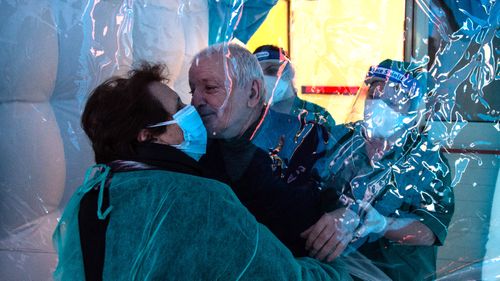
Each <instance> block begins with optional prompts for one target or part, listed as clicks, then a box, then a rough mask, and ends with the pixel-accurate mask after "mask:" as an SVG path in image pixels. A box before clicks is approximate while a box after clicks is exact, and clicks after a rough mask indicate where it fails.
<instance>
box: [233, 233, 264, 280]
mask: <svg viewBox="0 0 500 281" xmlns="http://www.w3.org/2000/svg"><path fill="white" fill-rule="evenodd" d="M256 225H257V235H255V236H256V238H255V250H254V251H253V254H252V257H251V258H250V260H249V261H248V263H247V265H246V266H245V268H243V271H241V273H240V275H239V276H238V278H236V281H238V280H240V279H241V277H242V276H243V274H245V272H246V271H247V269H248V267H250V264H251V263H252V262H253V259H254V258H255V256H256V255H257V248H258V247H259V234H260V231H259V224H258V223H257V224H256Z"/></svg>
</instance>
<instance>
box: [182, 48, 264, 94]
mask: <svg viewBox="0 0 500 281" xmlns="http://www.w3.org/2000/svg"><path fill="white" fill-rule="evenodd" d="M214 54H216V55H220V56H222V58H223V59H224V60H225V59H229V63H228V65H230V66H232V67H231V69H230V71H229V73H231V77H232V78H234V79H235V80H236V85H237V86H238V87H240V88H244V87H248V86H249V85H251V83H252V82H253V81H254V80H258V81H260V82H261V85H264V74H263V72H262V68H261V67H260V64H259V61H258V60H257V58H256V57H255V56H254V55H253V54H252V53H250V51H248V50H247V49H246V48H244V47H242V46H240V45H238V44H235V43H220V44H215V45H212V46H209V47H207V48H205V49H203V50H202V51H200V52H199V53H198V54H197V55H196V56H195V57H194V58H193V61H192V62H191V64H195V63H197V61H198V60H199V59H200V58H204V57H211V56H213V55H214ZM261 90H262V93H261V97H262V100H264V96H265V87H262V89H261Z"/></svg>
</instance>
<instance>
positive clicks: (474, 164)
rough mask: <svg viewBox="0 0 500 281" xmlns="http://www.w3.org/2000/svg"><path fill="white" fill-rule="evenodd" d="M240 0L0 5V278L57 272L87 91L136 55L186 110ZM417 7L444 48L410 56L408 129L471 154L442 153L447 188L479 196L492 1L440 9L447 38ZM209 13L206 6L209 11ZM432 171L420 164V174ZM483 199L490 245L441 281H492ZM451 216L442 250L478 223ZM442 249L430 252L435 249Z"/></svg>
mask: <svg viewBox="0 0 500 281" xmlns="http://www.w3.org/2000/svg"><path fill="white" fill-rule="evenodd" d="M243 2H244V1H234V2H231V3H232V5H228V3H230V2H228V1H207V2H204V1H160V0H157V1H146V0H144V1H133V0H128V1H97V0H96V1H83V2H82V1H65V2H60V1H36V2H35V1H31V2H29V3H27V2H22V1H2V2H0V6H1V9H0V10H1V12H0V13H1V14H2V17H1V22H2V25H1V26H2V27H1V29H0V30H1V34H0V39H1V42H2V45H3V47H2V51H0V52H1V53H0V62H1V65H2V74H3V75H2V77H5V78H6V79H3V80H2V82H0V83H2V84H1V87H0V89H1V91H2V93H1V101H0V108H1V109H0V114H1V115H0V116H1V118H0V120H2V121H0V122H2V125H1V128H2V133H1V135H2V136H3V137H4V138H3V141H2V142H1V143H2V160H4V162H5V163H7V164H4V165H2V168H1V170H0V171H1V179H0V181H1V182H0V187H1V191H0V192H1V196H0V198H1V199H0V200H1V203H0V206H1V210H0V215H1V216H2V219H1V220H0V224H1V227H0V231H1V235H2V237H1V241H0V249H1V252H0V255H1V258H0V260H1V262H0V265H1V267H2V269H1V271H2V275H3V276H4V278H6V279H7V280H19V279H28V280H29V279H34V280H45V279H50V273H51V271H52V270H53V268H54V266H55V255H54V252H53V249H52V245H51V241H50V239H51V234H52V231H53V228H54V227H55V224H56V223H57V219H58V217H59V216H60V210H61V208H63V207H64V206H65V204H66V202H67V200H68V198H69V196H70V195H71V194H72V193H73V192H74V190H75V188H76V187H77V186H78V185H79V184H80V183H81V182H82V180H83V174H84V170H85V168H86V167H88V166H89V165H90V164H91V163H92V161H93V159H92V155H93V154H92V151H91V148H90V147H89V144H88V142H87V139H86V137H85V136H84V134H83V132H82V130H81V128H80V125H79V116H80V112H81V110H82V107H83V105H84V102H85V100H86V96H87V95H88V93H89V91H90V90H91V89H93V88H94V87H95V86H96V85H98V84H99V83H100V82H102V81H103V80H105V79H106V78H108V77H110V76H111V75H116V74H122V73H124V72H126V71H127V70H129V69H130V66H131V65H132V64H133V63H135V62H137V61H140V60H141V59H147V60H153V61H158V60H161V61H165V62H166V63H167V65H168V67H169V71H170V78H171V82H170V84H172V85H171V86H173V88H174V89H175V90H176V91H177V92H178V93H179V95H180V96H181V97H182V99H183V100H184V101H185V102H188V101H189V99H190V97H189V95H187V92H188V91H189V87H188V85H187V71H188V69H189V65H190V60H191V58H192V57H193V56H194V55H195V54H196V53H197V52H198V51H199V50H201V49H202V48H203V47H205V46H206V45H208V42H209V41H210V42H220V41H224V39H222V40H221V39H213V41H212V39H209V35H210V37H211V36H212V34H214V33H213V32H212V30H215V34H225V35H224V36H225V38H226V39H231V38H233V36H234V34H233V33H235V30H237V29H238V25H237V27H234V23H237V22H240V23H244V22H245V21H242V20H241V19H242V18H244V17H245V15H242V14H243V13H244V12H247V11H248V9H245V7H246V6H244V5H243ZM249 2H250V1H249ZM269 2H271V3H272V2H273V1H269ZM415 2H416V4H417V6H418V9H420V11H423V12H424V13H425V14H426V16H427V18H428V20H429V22H430V24H431V25H432V26H433V28H432V30H433V31H435V32H436V33H437V34H438V35H439V38H441V40H442V41H441V42H442V45H441V46H440V47H439V52H438V53H437V55H436V59H435V60H434V61H433V62H431V61H430V59H429V58H418V59H416V58H415V59H413V62H414V63H415V64H416V65H422V66H423V67H425V68H428V69H427V73H428V75H427V82H426V84H427V86H428V89H427V90H429V94H428V95H427V99H426V100H425V109H424V108H421V111H420V112H421V113H420V114H421V116H422V118H421V119H419V123H418V124H419V126H418V129H419V130H420V129H421V128H420V127H423V128H426V130H428V134H429V137H430V138H431V140H432V141H433V143H437V145H439V148H440V149H443V150H445V151H446V150H449V151H451V150H453V149H455V148H457V147H459V148H469V149H472V151H473V152H472V153H454V155H451V156H449V155H447V157H448V162H449V165H450V172H449V173H450V176H452V181H451V182H452V183H451V186H452V187H457V186H459V187H460V188H462V189H466V188H468V189H474V188H476V187H478V188H477V189H478V191H476V192H483V191H481V190H479V187H480V186H481V183H479V184H478V183H477V182H478V181H479V180H477V179H475V177H476V176H475V174H476V173H477V174H480V175H477V177H478V178H484V179H485V181H486V179H487V180H489V182H491V181H492V182H493V184H494V186H493V188H490V190H491V189H492V190H495V187H497V186H498V185H499V184H498V177H499V175H498V154H496V155H493V156H491V155H484V154H479V153H478V152H474V151H475V150H474V149H486V150H493V151H495V150H496V151H498V146H499V144H498V137H497V138H496V139H495V138H491V137H490V138H487V139H482V136H481V135H480V134H479V133H478V131H479V132H487V134H490V135H491V130H493V132H494V133H496V134H498V131H499V130H500V129H499V128H500V125H499V119H498V118H499V117H498V116H499V109H498V108H496V106H498V103H494V102H493V103H492V102H491V99H494V98H495V96H493V97H492V96H491V94H490V95H489V96H488V95H486V94H485V92H484V89H486V88H488V89H489V92H490V93H491V92H492V91H491V88H492V87H496V89H498V79H499V75H498V73H499V71H498V69H499V66H498V56H499V49H498V40H499V34H498V26H499V19H498V15H499V14H500V12H499V6H500V5H499V3H496V2H492V3H494V4H492V3H490V2H486V1H471V2H470V3H472V4H470V3H469V2H464V1H458V4H453V3H451V1H448V2H449V3H448V2H447V5H449V6H448V8H449V9H452V10H453V14H454V15H455V18H456V21H457V23H458V27H459V29H458V30H456V31H453V28H451V27H447V26H446V25H445V24H443V22H444V21H445V19H446V17H447V15H446V14H445V13H440V12H439V11H441V10H439V9H436V8H435V6H433V5H429V4H428V2H426V1H415ZM445 2H446V1H445ZM462 2H464V3H465V4H463V3H462ZM222 4H224V5H226V6H224V7H223V6H220V5H222ZM460 4H463V6H460ZM266 5H267V6H266ZM269 5H271V4H269V3H266V4H262V7H260V9H261V10H259V12H256V13H255V15H252V14H251V15H250V16H249V17H250V20H248V22H249V23H258V22H260V21H262V20H263V15H264V17H265V12H263V11H265V10H266V9H268V8H269V7H270V6H269ZM453 5H455V6H453ZM214 6H215V7H216V8H217V9H218V12H215V14H216V15H218V21H219V22H216V23H215V24H212V22H211V24H210V25H209V20H208V17H209V16H208V15H209V12H207V11H208V10H209V9H210V8H211V7H214ZM257 9H259V7H258V8H257ZM213 11H214V9H211V10H210V15H212V14H213V13H212V12H213ZM221 11H223V12H221ZM233 12H234V13H233ZM380 16H383V15H380ZM448 17H449V15H448ZM257 25H258V24H257ZM214 26H215V27H214ZM227 26H230V27H227ZM243 26H244V25H243ZM248 26H252V25H251V24H248ZM239 28H240V29H242V32H248V33H249V34H251V33H253V31H251V30H255V29H256V28H255V29H254V28H253V27H251V28H248V29H245V28H242V25H239ZM249 37H250V36H248V35H242V36H241V38H240V39H241V40H242V41H245V40H248V38H249ZM211 38H213V37H211ZM216 38H217V36H216ZM218 38H220V37H218ZM174 43H175V44H174ZM292 60H293V58H292ZM361 83H362V81H360V84H361ZM228 85H230V84H228ZM227 98H229V97H227ZM469 103H475V104H477V105H478V107H479V108H481V109H480V110H476V111H474V112H471V110H470V107H466V106H465V105H466V104H469ZM360 104H362V105H360ZM358 105H359V106H360V108H363V109H364V100H363V99H359V103H356V104H355V107H357V106H358ZM363 109H359V110H358V113H362V112H363ZM476 109H477V108H476ZM477 112H479V113H477ZM298 117H299V118H300V116H298ZM359 117H360V116H358V118H359ZM361 117H362V116H361ZM354 119H355V118H354ZM354 119H353V120H351V121H355V120H354ZM473 119H475V120H481V121H484V122H482V123H480V124H471V122H470V121H468V120H473ZM357 120H360V119H357ZM412 128H415V129H417V126H416V125H413V127H412ZM302 129H304V128H302ZM483 130H484V131H483ZM488 130H490V131H488ZM478 135H479V136H478ZM485 138H486V137H485ZM495 140H496V142H495ZM47 159H50V161H47ZM420 160H421V158H420V156H414V158H413V161H414V162H417V163H419V162H422V161H420ZM375 162H376V161H375ZM486 167H487V169H488V170H487V169H486ZM408 168H411V167H408ZM435 168H436V167H435V166H433V165H430V166H428V167H427V169H428V170H430V171H432V170H434V169H435ZM495 169H496V171H497V172H496V173H495V172H494V171H495ZM483 170H484V171H483ZM492 171H493V172H492ZM495 178H496V181H495ZM461 184H462V185H463V186H460V185H461ZM489 192H490V193H489V194H490V195H491V196H489V198H492V199H489V198H488V200H489V203H491V205H492V206H491V211H489V208H487V207H484V205H485V203H481V202H480V203H476V204H471V205H472V206H477V207H478V210H477V212H473V216H476V217H479V219H480V220H482V222H483V223H484V225H485V226H483V228H481V229H480V231H481V233H480V236H481V237H482V238H485V237H486V236H487V238H489V239H483V240H485V241H487V242H486V243H485V244H484V245H483V244H481V247H482V246H484V247H485V249H481V250H480V251H481V252H482V254H481V253H480V254H476V253H474V257H480V258H479V259H477V260H476V262H475V263H474V262H472V261H471V256H472V255H471V256H469V253H467V251H465V253H464V254H463V255H457V254H456V253H451V252H450V255H449V256H445V257H444V258H443V262H442V263H441V267H439V266H438V269H437V270H438V276H440V278H441V279H443V280H456V279H464V278H477V276H481V272H482V276H483V278H484V279H488V280H494V278H495V276H498V275H499V274H500V273H499V272H498V268H500V266H499V261H498V259H499V257H500V253H499V252H498V250H497V249H498V245H499V243H500V242H499V240H498V239H499V238H498V232H495V229H496V228H495V226H498V223H499V221H500V218H499V217H498V214H499V212H498V205H499V201H500V199H499V198H500V195H499V193H500V192H498V190H496V192H494V193H493V192H491V191H489ZM487 197H488V196H487ZM495 210H496V211H495ZM459 215H462V216H459ZM457 216H458V217H457ZM455 217H456V219H455V220H454V221H452V223H451V224H450V226H449V234H448V237H447V238H446V241H445V245H444V246H443V247H441V248H445V247H448V245H450V244H452V245H457V244H460V243H463V242H462V239H463V237H462V234H463V232H464V230H465V231H469V230H471V229H473V228H474V227H476V223H474V222H473V220H474V218H471V216H470V215H468V214H459V212H458V210H456V211H455ZM488 225H489V227H487V226H488ZM471 237H472V236H471ZM495 239H496V240H495ZM441 248H440V250H439V251H444V250H441ZM467 250H468V251H469V252H474V251H475V249H467ZM483 256H484V258H481V257H483ZM354 267H355V268H357V266H354ZM374 275H375V274H374ZM20 276H21V277H20ZM375 276H376V275H375Z"/></svg>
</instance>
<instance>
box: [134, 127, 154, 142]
mask: <svg viewBox="0 0 500 281" xmlns="http://www.w3.org/2000/svg"><path fill="white" fill-rule="evenodd" d="M150 139H151V132H150V131H149V130H148V129H142V130H140V131H139V134H138V135H137V141H138V142H145V141H148V140H150Z"/></svg>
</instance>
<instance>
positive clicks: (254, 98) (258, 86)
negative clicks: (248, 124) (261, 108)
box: [247, 80, 264, 107]
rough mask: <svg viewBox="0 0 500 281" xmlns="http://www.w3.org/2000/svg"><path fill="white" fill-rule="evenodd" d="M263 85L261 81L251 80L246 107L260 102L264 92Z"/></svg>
mask: <svg viewBox="0 0 500 281" xmlns="http://www.w3.org/2000/svg"><path fill="white" fill-rule="evenodd" d="M263 91H264V85H263V84H262V81H258V80H253V81H252V87H251V88H250V96H249V97H248V102H247V105H248V107H255V106H258V105H259V104H260V103H261V100H262V95H263V94H264V92H263Z"/></svg>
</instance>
